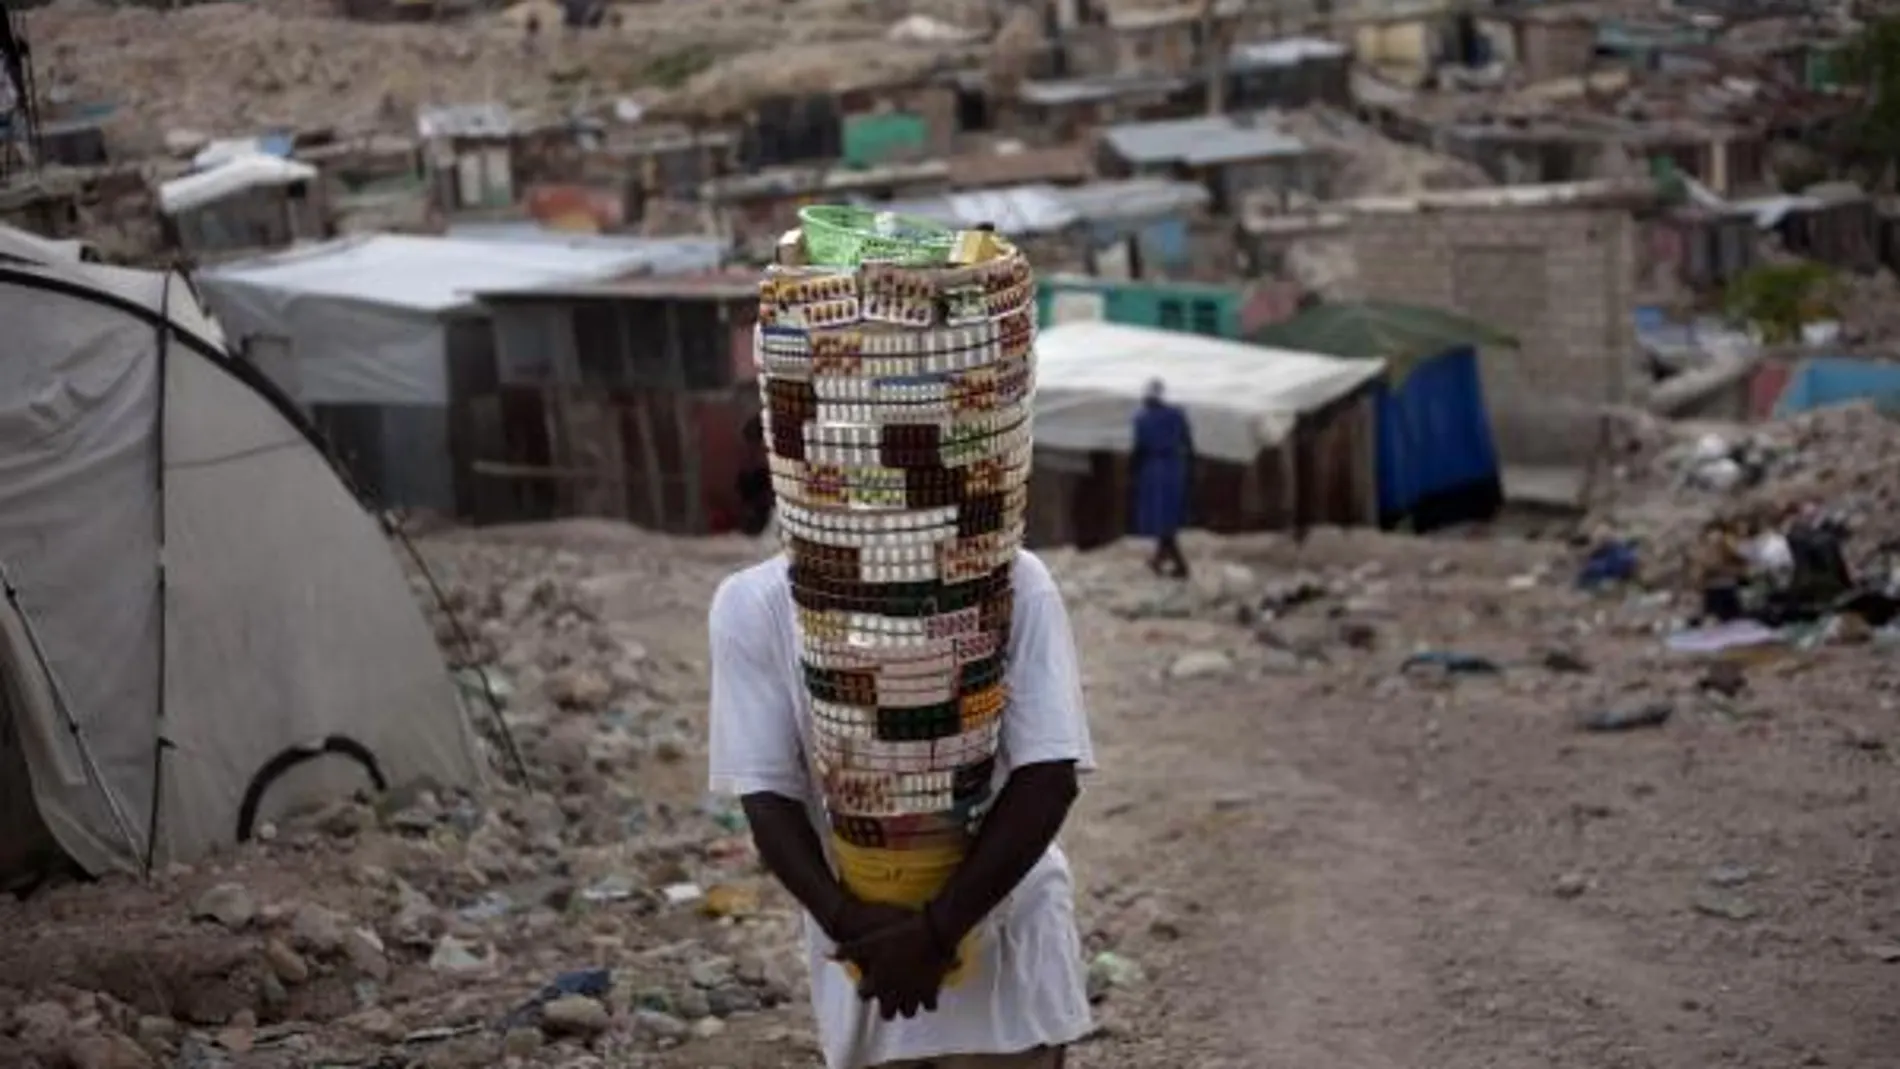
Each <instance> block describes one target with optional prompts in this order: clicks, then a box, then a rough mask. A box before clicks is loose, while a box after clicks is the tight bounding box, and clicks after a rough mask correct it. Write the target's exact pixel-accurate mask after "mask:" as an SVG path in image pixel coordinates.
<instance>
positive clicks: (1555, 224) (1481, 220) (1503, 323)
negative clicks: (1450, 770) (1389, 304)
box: [1348, 191, 1636, 467]
mask: <svg viewBox="0 0 1900 1069" xmlns="http://www.w3.org/2000/svg"><path fill="white" fill-rule="evenodd" d="M1491 193H1493V191H1475V193H1474V194H1469V195H1467V194H1448V195H1445V197H1444V199H1443V202H1442V203H1440V204H1433V205H1426V206H1407V207H1399V206H1397V205H1395V204H1387V205H1384V206H1382V210H1369V211H1359V212H1355V213H1354V214H1353V216H1352V218H1351V221H1350V223H1349V225H1348V233H1349V234H1350V239H1349V240H1350V242H1351V245H1352V247H1353V252H1354V259H1355V260H1356V268H1357V272H1356V274H1357V277H1356V281H1355V282H1353V283H1352V284H1351V289H1352V290H1353V292H1354V294H1355V295H1356V296H1360V297H1364V298H1370V299H1378V300H1390V301H1400V302H1406V303H1411V304H1422V305H1431V306H1435V307H1440V308H1449V309H1455V310H1457V311H1460V312H1463V313H1465V314H1466V315H1469V316H1472V317H1473V318H1476V319H1478V320H1481V321H1483V322H1485V323H1488V324H1490V325H1491V326H1494V327H1496V328H1498V329H1501V330H1504V331H1507V332H1509V333H1511V334H1512V335H1514V336H1515V337H1516V338H1517V339H1518V340H1519V342H1521V343H1522V348H1521V349H1519V350H1517V351H1511V350H1508V349H1498V350H1496V351H1486V352H1484V353H1483V354H1482V360H1483V365H1484V386H1485V393H1486V397H1487V400H1488V401H1489V404H1490V408H1491V419H1492V425H1493V426H1494V428H1495V429H1496V431H1497V437H1498V448H1499V451H1500V452H1501V454H1502V455H1503V459H1504V462H1505V463H1506V464H1507V465H1511V466H1519V467H1569V466H1578V465H1583V464H1585V463H1586V462H1587V461H1588V460H1589V458H1590V456H1591V455H1592V453H1593V452H1594V450H1595V448H1596V443H1597V441H1598V438H1599V416H1598V413H1599V411H1600V410H1601V408H1602V406H1604V405H1611V404H1619V403H1622V402H1623V401H1624V400H1625V398H1626V396H1627V395H1628V393H1629V391H1630V390H1631V389H1632V387H1633V385H1634V380H1635V367H1634V363H1633V361H1634V344H1635V339H1634V329H1633V327H1632V324H1631V319H1630V310H1631V306H1632V302H1633V300H1634V293H1633V288H1634V265H1635V255H1634V254H1635V235H1636V226H1635V217H1634V215H1633V213H1632V211H1631V210H1630V208H1629V207H1628V206H1627V205H1624V206H1613V205H1612V206H1592V205H1584V204H1550V205H1540V206H1513V205H1505V204H1500V203H1497V202H1496V200H1497V199H1501V198H1495V197H1494V200H1493V202H1492V203H1485V202H1484V200H1483V198H1484V196H1485V195H1486V194H1491Z"/></svg>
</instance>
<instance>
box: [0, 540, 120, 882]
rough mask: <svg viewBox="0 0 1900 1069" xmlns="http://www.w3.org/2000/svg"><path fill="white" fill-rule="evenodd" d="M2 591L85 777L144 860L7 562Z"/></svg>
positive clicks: (0, 573)
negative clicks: (90, 780) (42, 674)
mask: <svg viewBox="0 0 1900 1069" xmlns="http://www.w3.org/2000/svg"><path fill="white" fill-rule="evenodd" d="M0 590H3V591H5V593H6V599H7V604H8V605H10V606H12V607H13V611H14V613H15V614H16V615H17V616H19V618H20V629H21V630H22V631H24V632H26V643H27V646H28V647H29V649H30V650H31V652H32V654H33V661H34V663H35V664H37V665H39V669H40V671H42V672H44V673H46V682H47V684H48V685H49V687H50V688H51V689H52V692H53V709H54V711H55V712H57V713H58V714H59V718H60V719H61V720H62V721H64V722H65V725H66V731H67V732H68V733H69V734H71V735H72V737H73V743H74V744H75V745H77V746H78V747H79V759H80V760H81V761H83V762H85V765H86V775H88V776H90V777H92V782H93V784H94V785H95V786H97V787H98V788H99V793H100V794H101V795H103V796H104V797H105V800H106V809H107V810H109V811H110V812H111V814H112V822H113V823H114V824H116V825H117V826H118V829H119V834H120V835H121V836H124V838H125V845H126V849H127V850H129V851H130V852H131V855H132V856H133V857H134V858H138V857H142V856H143V855H142V854H141V853H140V851H139V843H138V837H137V836H135V835H134V834H133V833H132V821H131V818H129V817H128V816H126V813H125V807H124V806H122V805H120V804H119V796H118V795H116V794H113V793H112V785H111V784H109V783H107V782H106V778H105V775H104V773H102V772H100V771H99V762H98V761H97V760H96V759H95V758H94V757H93V755H92V746H91V745H90V744H89V743H87V742H86V732H85V729H84V728H82V727H80V726H79V720H78V718H77V717H75V716H73V710H72V706H71V705H70V704H68V703H67V701H66V686H65V684H64V683H62V682H61V681H60V678H59V673H58V672H55V671H54V670H53V662H52V661H50V660H48V659H47V657H46V647H44V646H42V645H40V632H39V629H38V628H37V627H34V626H33V617H32V616H30V615H28V613H27V611H26V606H25V605H22V604H21V603H20V588H19V587H17V586H14V585H13V576H12V574H11V573H9V572H8V571H7V565H6V562H5V561H4V560H0Z"/></svg>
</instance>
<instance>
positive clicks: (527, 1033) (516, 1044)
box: [501, 1028, 545, 1058]
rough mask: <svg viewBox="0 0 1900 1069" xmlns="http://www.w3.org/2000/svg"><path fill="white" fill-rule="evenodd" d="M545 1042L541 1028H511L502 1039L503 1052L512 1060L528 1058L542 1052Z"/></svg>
mask: <svg viewBox="0 0 1900 1069" xmlns="http://www.w3.org/2000/svg"><path fill="white" fill-rule="evenodd" d="M544 1042H545V1040H544V1039H543V1038H542V1035H541V1030H540V1029H539V1028H510V1029H509V1030H508V1032H507V1034H506V1035H504V1036H502V1037H501V1052H502V1053H503V1054H505V1055H507V1056H508V1057H510V1058H527V1057H530V1056H532V1055H533V1054H534V1053H535V1052H536V1051H538V1050H540V1049H541V1045H542V1043H544Z"/></svg>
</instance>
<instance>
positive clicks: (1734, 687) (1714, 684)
mask: <svg viewBox="0 0 1900 1069" xmlns="http://www.w3.org/2000/svg"><path fill="white" fill-rule="evenodd" d="M1696 686H1697V687H1700V688H1701V689H1703V690H1706V691H1709V692H1711V693H1714V694H1720V695H1721V696H1723V697H1724V698H1733V697H1735V696H1736V695H1738V694H1740V693H1741V692H1742V691H1744V690H1747V689H1748V676H1747V675H1746V674H1744V673H1743V671H1742V666H1741V665H1739V664H1736V663H1735V662H1733V661H1716V662H1714V663H1713V664H1711V665H1709V666H1708V667H1707V668H1705V669H1703V671H1702V676H1701V678H1699V679H1697V680H1696Z"/></svg>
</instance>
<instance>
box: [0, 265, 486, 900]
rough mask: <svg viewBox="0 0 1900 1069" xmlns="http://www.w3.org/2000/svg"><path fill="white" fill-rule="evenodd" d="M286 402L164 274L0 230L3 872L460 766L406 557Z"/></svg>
mask: <svg viewBox="0 0 1900 1069" xmlns="http://www.w3.org/2000/svg"><path fill="white" fill-rule="evenodd" d="M17 247H18V246H17V243H16V248H17ZM305 427H306V425H305V424H304V423H303V421H302V420H301V418H300V417H299V416H298V415H297V413H296V412H295V411H294V410H293V409H291V408H289V407H288V406H287V405H286V404H285V403H283V402H282V400H281V398H280V396H279V395H276V394H275V393H274V392H273V391H272V390H271V388H270V387H269V385H268V384H267V383H265V382H263V381H262V380H260V379H258V378H257V377H256V376H255V374H254V373H253V372H251V371H250V370H249V369H248V368H247V367H246V366H244V365H242V364H240V363H237V362H234V361H231V360H230V359H228V357H227V355H226V353H225V350H224V345H223V340H222V336H221V334H220V332H219V330H218V328H217V326H216V324H215V323H214V322H213V321H212V320H211V318H210V317H209V315H208V314H207V313H206V312H205V311H204V309H203V306H202V304H201V303H200V302H199V300H198V298H197V295H196V294H195V293H194V291H193V290H192V288H191V286H190V284H189V282H188V281H187V280H186V279H185V278H184V277H183V276H182V275H177V274H161V273H155V272H145V271H130V270H122V269H117V268H110V267H101V266H97V265H93V264H86V263H81V262H78V261H77V260H76V259H65V260H58V261H56V260H55V259H54V258H53V257H50V256H49V257H45V258H42V259H40V260H39V261H38V262H29V260H28V259H26V258H23V257H22V256H21V255H20V254H19V253H17V252H16V253H15V254H14V255H12V256H0V569H4V572H5V578H6V580H7V582H6V584H5V594H6V596H5V597H4V598H0V877H4V876H7V875H12V874H14V873H12V872H9V869H12V870H14V871H15V872H17V870H18V868H19V867H20V866H22V865H26V864H30V863H32V862H33V861H34V860H35V859H36V858H37V857H40V856H43V855H44V853H45V848H46V847H50V846H51V845H53V844H56V845H57V848H58V849H59V851H61V852H63V853H64V854H65V855H66V856H68V857H70V858H71V860H72V861H74V862H76V863H77V864H78V865H79V866H80V867H82V868H84V869H85V870H87V871H88V872H91V873H95V874H96V873H102V872H106V871H109V870H126V871H137V870H139V869H141V868H143V867H146V866H149V865H151V864H153V863H156V864H164V863H166V862H168V861H175V860H190V859H192V858H194V857H197V856H200V855H202V854H204V853H206V852H207V851H210V850H213V849H215V848H217V847H219V846H221V845H224V844H229V843H232V842H234V841H236V840H238V839H239V838H242V837H243V836H244V835H245V834H247V831H248V829H247V828H246V825H248V824H250V823H252V822H254V821H255V820H257V819H261V818H262V817H268V816H270V815H272V814H275V813H278V812H281V811H282V810H284V809H286V808H288V807H291V806H294V805H298V804H304V803H309V802H312V801H318V800H322V799H325V798H330V797H335V796H336V795H337V794H339V793H342V792H345V791H348V790H351V789H354V788H355V787H358V786H362V785H364V784H365V783H376V782H382V783H386V784H389V785H394V784H399V783H402V782H405V781H413V780H417V779H421V778H425V777H426V778H427V779H430V780H432V781H434V782H436V783H439V784H443V785H473V784H475V783H477V782H479V780H480V778H481V764H480V756H479V751H478V748H477V746H476V744H475V740H474V736H473V733H472V732H471V731H470V730H469V727H468V724H467V721H466V719H465V717H464V714H463V711H462V709H461V705H460V702H459V700H458V696H457V693H456V689H455V686H454V684H453V682H452V681H451V680H450V678H449V675H448V672H447V670H446V667H445V665H444V663H443V660H442V657H441V654H440V653H439V651H438V650H437V648H436V646H435V642H434V637H433V634H432V632H431V630H430V627H429V625H428V623H427V622H426V620H425V619H424V618H423V615H422V613H421V611H420V609H419V608H418V606H417V605H416V604H415V602H414V600H413V599H412V597H411V594H410V591H409V584H408V582H407V580H406V578H405V577H404V575H403V573H402V569H401V568H400V567H399V565H398V564H397V561H396V559H395V556H394V554H393V552H392V550H391V548H390V545H389V543H388V541H387V540H386V539H385V538H384V537H383V534H382V532H381V531H380V529H379V528H378V525H377V523H376V521H375V520H374V519H373V518H372V517H371V516H370V515H369V514H368V513H367V512H365V511H364V509H363V508H362V507H361V506H360V505H359V504H358V502H357V501H356V500H355V498H354V497H352V496H351V494H350V493H349V491H348V489H347V488H346V487H345V486H344V484H343V482H342V480H341V479H340V478H339V476H338V475H337V473H336V471H335V470H334V469H333V468H332V467H331V466H330V464H329V462H328V461H327V460H326V458H325V457H324V456H323V454H322V452H321V451H320V450H319V449H318V448H317V446H316V445H315V443H314V441H313V440H312V439H311V438H310V437H309V436H308V434H307V432H306V430H305ZM309 755H320V756H318V757H317V758H316V759H311V760H305V758H306V757H308V756H309ZM293 766H295V767H293ZM286 770H289V771H288V772H286ZM22 773H24V776H22ZM48 836H50V840H51V843H47V842H46V839H47V837H48Z"/></svg>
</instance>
